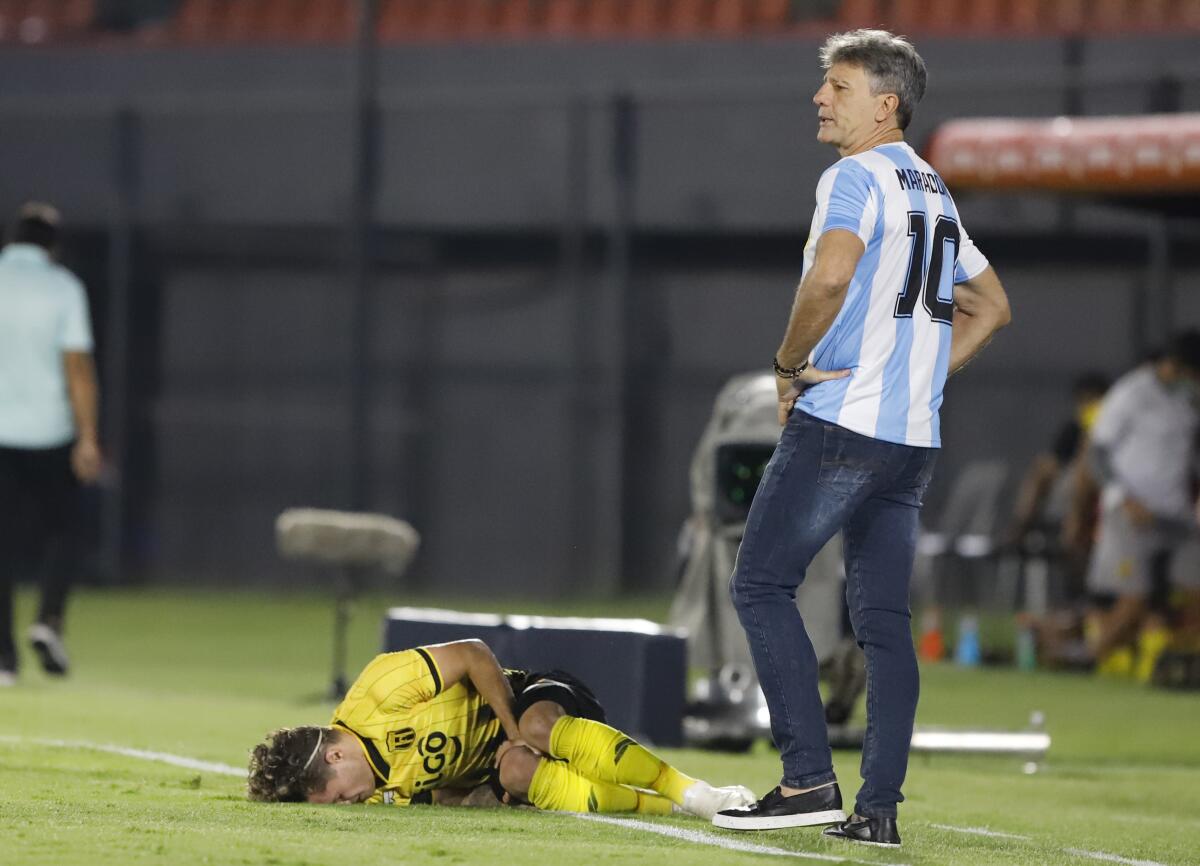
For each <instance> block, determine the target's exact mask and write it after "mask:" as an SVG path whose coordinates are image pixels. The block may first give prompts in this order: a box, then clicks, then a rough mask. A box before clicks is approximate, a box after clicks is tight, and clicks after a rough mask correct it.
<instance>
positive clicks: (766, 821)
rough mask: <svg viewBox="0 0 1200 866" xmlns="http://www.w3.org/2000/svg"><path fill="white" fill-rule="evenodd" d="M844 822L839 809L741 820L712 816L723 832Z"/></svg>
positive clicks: (725, 816) (842, 813) (843, 813)
mask: <svg viewBox="0 0 1200 866" xmlns="http://www.w3.org/2000/svg"><path fill="white" fill-rule="evenodd" d="M845 820H846V813H845V812H844V811H842V810H841V809H830V810H828V811H826V812H798V813H796V814H795V815H770V816H767V817H762V818H751V817H745V818H741V817H738V816H736V815H722V814H720V813H718V814H716V815H714V816H713V819H712V822H713V826H714V827H721V828H723V829H725V830H784V829H786V828H788V827H820V826H822V825H824V824H840V823H841V822H842V821H845Z"/></svg>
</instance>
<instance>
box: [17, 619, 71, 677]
mask: <svg viewBox="0 0 1200 866" xmlns="http://www.w3.org/2000/svg"><path fill="white" fill-rule="evenodd" d="M27 636H28V638H29V644H30V646H32V647H33V648H34V650H35V651H36V652H37V654H38V660H39V661H41V663H42V670H44V671H45V672H46V673H48V674H54V675H55V676H62V675H63V674H65V673H66V672H67V671H68V670H69V669H70V667H71V659H70V658H69V657H68V656H67V648H66V647H65V646H64V645H63V641H62V637H61V636H60V635H59V633H58V632H56V631H55V630H54V629H52V628H50V626H48V625H46V624H45V623H41V622H35V623H34V624H33V625H31V626H30V627H29V631H28V632H27Z"/></svg>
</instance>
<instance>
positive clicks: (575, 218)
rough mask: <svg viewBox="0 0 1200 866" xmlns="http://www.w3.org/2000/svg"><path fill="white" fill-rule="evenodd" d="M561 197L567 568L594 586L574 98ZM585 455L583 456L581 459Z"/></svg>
mask: <svg viewBox="0 0 1200 866" xmlns="http://www.w3.org/2000/svg"><path fill="white" fill-rule="evenodd" d="M564 117H565V122H566V128H565V129H566V142H565V144H566V177H565V182H566V186H565V189H566V197H565V201H564V203H563V204H564V214H563V222H562V231H561V232H560V234H559V265H558V267H559V280H560V283H561V285H562V286H563V289H564V291H565V293H566V295H567V297H569V298H570V299H571V311H572V314H571V332H572V333H571V337H572V339H571V349H572V354H571V358H570V365H571V378H570V383H571V385H570V388H571V392H570V395H569V396H568V398H567V405H568V418H567V425H568V427H567V429H568V431H569V433H568V436H569V445H568V453H569V454H570V455H571V457H572V458H573V464H572V471H571V473H570V488H569V489H570V497H571V501H570V506H569V507H570V509H571V512H570V513H571V524H570V542H571V549H570V554H569V556H568V568H569V569H570V573H571V576H572V578H573V579H575V580H580V581H586V582H587V585H589V586H594V585H595V582H596V581H597V580H598V579H602V578H599V577H598V575H597V573H596V572H597V568H596V563H597V558H596V552H597V533H596V519H597V505H598V503H597V496H598V493H599V485H598V484H597V482H596V474H597V469H598V468H599V467H598V465H597V463H598V460H597V459H596V458H595V455H596V453H597V449H596V448H595V447H594V443H595V441H596V436H595V430H596V410H597V407H598V406H599V404H600V402H601V401H599V400H597V398H596V393H595V391H596V388H597V387H598V385H599V384H600V382H601V377H600V370H599V357H598V353H597V351H596V341H595V338H594V332H595V323H596V318H597V316H598V310H597V303H596V296H595V292H594V291H593V286H592V285H591V281H590V280H589V279H588V274H587V270H586V267H585V265H586V262H585V256H586V243H587V217H588V172H589V170H590V164H589V150H588V117H589V104H588V102H587V100H586V98H585V97H583V96H577V97H575V98H573V99H572V100H571V101H570V102H569V103H568V104H567V106H566V112H565V115H564ZM584 455H588V456H587V458H586V459H583V456H584Z"/></svg>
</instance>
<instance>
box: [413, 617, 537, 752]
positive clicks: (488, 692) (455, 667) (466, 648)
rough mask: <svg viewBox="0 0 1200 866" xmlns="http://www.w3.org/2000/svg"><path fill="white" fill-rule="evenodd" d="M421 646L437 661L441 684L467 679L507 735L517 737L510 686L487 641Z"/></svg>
mask: <svg viewBox="0 0 1200 866" xmlns="http://www.w3.org/2000/svg"><path fill="white" fill-rule="evenodd" d="M424 649H425V651H426V652H428V653H429V655H430V656H431V657H432V658H433V660H434V662H436V663H437V666H438V670H439V671H440V672H441V676H442V683H443V687H446V688H448V687H449V686H451V685H453V684H455V683H460V682H462V681H463V680H464V679H465V680H467V681H468V682H469V683H471V685H473V686H474V687H475V691H477V692H479V695H480V697H482V698H483V699H484V700H485V701H487V704H488V706H489V707H491V708H492V712H494V713H495V714H496V718H498V719H499V720H500V724H501V726H503V728H504V733H505V734H506V735H507V736H508V738H509V739H510V740H519V739H520V737H521V735H520V730H519V729H518V727H517V718H516V716H515V715H514V714H513V703H514V698H513V692H512V686H510V685H509V684H508V677H506V676H505V675H504V671H503V670H501V668H500V663H499V662H497V661H496V657H495V656H494V655H493V654H492V650H491V648H490V647H488V645H487V644H485V643H484V642H483V641H481V640H475V639H472V640H457V641H453V642H451V643H443V644H437V645H435V646H427V647H425V648H424Z"/></svg>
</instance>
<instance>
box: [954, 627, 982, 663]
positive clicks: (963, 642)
mask: <svg viewBox="0 0 1200 866" xmlns="http://www.w3.org/2000/svg"><path fill="white" fill-rule="evenodd" d="M954 660H955V661H956V662H958V664H960V665H962V666H963V667H969V668H973V667H978V666H979V661H980V651H979V619H978V617H975V616H972V615H970V614H963V616H962V617H961V618H960V619H959V621H958V643H957V644H956V645H955V647H954Z"/></svg>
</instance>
